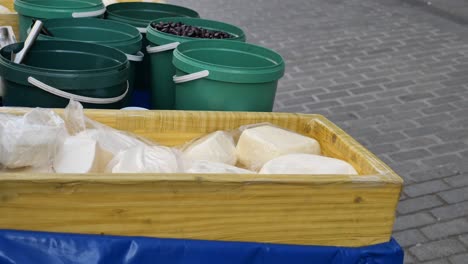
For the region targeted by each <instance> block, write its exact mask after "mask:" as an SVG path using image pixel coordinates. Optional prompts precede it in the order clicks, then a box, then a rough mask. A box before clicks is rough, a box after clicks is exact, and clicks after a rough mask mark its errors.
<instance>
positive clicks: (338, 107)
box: [171, 0, 468, 264]
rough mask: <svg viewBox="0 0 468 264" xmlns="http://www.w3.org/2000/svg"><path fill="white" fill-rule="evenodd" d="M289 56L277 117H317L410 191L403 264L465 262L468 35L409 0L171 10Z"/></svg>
mask: <svg viewBox="0 0 468 264" xmlns="http://www.w3.org/2000/svg"><path fill="white" fill-rule="evenodd" d="M171 3H178V4H182V5H186V6H188V7H192V8H194V9H196V10H198V11H199V12H200V14H201V15H202V16H203V17H205V18H211V19H217V20H222V21H226V22H230V23H233V24H236V25H239V26H241V27H242V28H244V29H245V30H246V32H248V41H250V42H253V43H259V44H261V45H264V46H267V47H269V48H273V49H275V50H276V51H278V52H279V53H281V54H282V55H283V57H284V58H285V60H286V63H287V71H286V72H287V73H286V75H285V76H284V78H283V79H282V80H281V81H280V83H279V89H278V93H277V101H276V105H275V111H283V112H304V113H320V114H323V115H325V116H326V117H328V118H329V119H331V120H332V121H334V122H335V123H337V124H338V125H339V126H341V127H342V128H344V129H345V130H346V131H347V132H349V133H350V134H351V135H352V136H354V137H355V138H356V139H358V140H359V141H360V142H361V143H362V144H364V145H365V146H367V147H368V148H369V149H370V150H372V151H373V152H374V153H376V154H377V155H378V156H379V157H380V158H381V159H382V160H384V161H385V162H386V163H388V164H389V165H390V166H391V167H392V168H393V169H394V170H395V171H396V172H398V173H399V174H400V175H401V176H402V177H403V178H404V179H405V182H406V186H405V190H404V193H403V195H402V198H401V202H400V205H399V207H398V218H397V221H396V224H395V227H394V236H395V238H396V239H397V240H398V241H399V242H400V244H401V245H402V246H403V247H404V248H405V251H406V260H405V262H406V263H425V264H429V263H431V264H436V263H439V264H445V263H451V264H460V263H463V264H464V263H468V26H466V25H465V26H463V25H458V24H456V23H455V22H453V21H450V20H448V19H446V18H442V17H438V16H436V15H434V14H431V13H427V12H425V11H424V9H423V8H421V7H420V6H419V7H418V6H417V5H416V6H415V5H409V4H407V3H406V2H405V1H402V0H290V1H284V0H257V1H247V0H238V1H227V0H222V1H214V0H196V1H195V0H185V1H181V0H180V1H171Z"/></svg>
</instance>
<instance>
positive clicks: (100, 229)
mask: <svg viewBox="0 0 468 264" xmlns="http://www.w3.org/2000/svg"><path fill="white" fill-rule="evenodd" d="M0 112H10V113H11V112H13V113H23V112H24V110H21V109H19V110H18V109H2V110H0ZM59 112H60V111H59ZM86 113H87V115H88V116H89V117H91V118H92V119H94V120H97V121H99V122H101V123H104V124H107V125H109V126H111V127H114V128H117V129H121V130H126V131H130V132H133V133H136V134H138V135H141V136H144V137H147V138H149V139H152V140H156V141H158V142H160V143H162V144H164V145H170V146H173V145H178V144H181V143H184V142H186V141H188V140H191V139H193V138H195V137H198V136H200V135H203V134H206V133H209V132H212V131H215V130H219V129H223V130H225V129H235V128H237V127H239V126H241V125H246V124H254V123H260V122H270V123H273V124H275V125H279V126H281V127H284V128H287V129H290V130H293V131H297V132H299V133H301V134H304V135H307V136H312V137H314V138H316V139H317V140H318V141H319V142H320V144H321V146H322V150H323V153H324V154H325V155H328V156H332V157H336V158H340V159H343V160H346V161H348V162H350V163H351V164H352V165H353V166H354V167H355V168H356V169H357V170H358V172H359V173H360V174H361V175H360V176H349V175H229V174H221V175H200V174H147V175H141V174H136V175H134V174H132V175H128V174H127V175H125V174H112V175H105V174H90V175H58V174H55V175H54V174H50V175H46V174H44V175H36V174H13V173H4V174H0V228H8V229H25V230H39V231H57V232H72V233H97V234H100V233H105V234H114V235H141V236H154V237H171V238H190V239H207V240H222V241H253V242H271V243H285V244H303V245H333V246H364V245H370V244H376V243H381V242H386V241H388V240H389V239H390V236H391V233H392V227H393V223H394V219H395V210H396V206H397V203H398V200H399V196H400V192H401V188H402V184H403V181H402V179H401V178H400V177H399V176H398V175H396V174H395V173H394V172H393V171H392V170H391V169H390V168H389V167H387V166H386V165H385V164H384V163H383V162H381V161H380V160H379V159H378V158H377V157H375V156H374V155H373V154H372V153H370V152H369V151H368V150H366V149H365V148H364V147H363V146H362V145H360V144H359V143H357V142H356V141H355V140H354V139H352V138H351V137H350V136H349V135H347V134H346V133H345V132H344V131H342V130H341V129H339V128H338V127H337V126H335V125H334V124H332V123H331V122H330V121H328V120H327V119H325V118H324V117H322V116H320V115H305V114H283V113H242V112H184V111H128V112H127V111H113V110H88V111H87V112H86Z"/></svg>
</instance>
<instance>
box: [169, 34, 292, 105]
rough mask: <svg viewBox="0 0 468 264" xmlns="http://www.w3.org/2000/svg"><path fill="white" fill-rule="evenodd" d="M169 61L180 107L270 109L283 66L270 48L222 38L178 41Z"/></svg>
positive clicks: (177, 103) (280, 59)
mask: <svg viewBox="0 0 468 264" xmlns="http://www.w3.org/2000/svg"><path fill="white" fill-rule="evenodd" d="M173 63H174V66H175V67H176V76H174V78H173V79H174V82H175V85H176V91H175V92H176V96H175V98H176V100H175V106H176V109H178V110H214V111H255V112H271V111H272V110H273V103H274V101H275V94H276V87H277V84H278V80H279V79H280V78H281V77H282V76H283V74H284V68H285V65H284V62H283V59H282V58H281V56H280V55H279V54H278V53H276V52H274V51H272V50H269V49H266V48H263V47H260V46H256V45H252V44H247V43H242V42H237V41H226V40H200V41H189V42H185V43H182V44H180V45H179V46H178V47H177V48H176V50H175V51H174V59H173Z"/></svg>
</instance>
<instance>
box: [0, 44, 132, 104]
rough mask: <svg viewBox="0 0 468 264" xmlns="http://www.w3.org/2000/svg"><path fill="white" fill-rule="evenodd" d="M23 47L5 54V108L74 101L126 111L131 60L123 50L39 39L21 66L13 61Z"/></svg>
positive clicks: (1, 54)
mask: <svg viewBox="0 0 468 264" xmlns="http://www.w3.org/2000/svg"><path fill="white" fill-rule="evenodd" d="M22 47H23V43H16V44H11V45H8V46H6V47H3V48H2V49H1V50H0V75H1V76H2V80H3V87H4V94H3V104H4V105H5V106H22V107H47V108H63V107H65V106H66V105H67V104H68V101H69V100H70V99H73V100H76V101H79V102H82V103H83V105H84V106H85V107H87V108H111V109H120V108H122V107H123V99H124V98H125V96H126V94H127V93H128V81H127V79H128V68H129V63H128V60H127V57H126V56H125V54H124V53H122V52H121V51H119V50H117V49H114V48H111V47H106V46H102V45H98V44H93V43H85V42H78V41H54V40H50V41H45V40H37V41H36V42H35V43H34V45H33V46H32V47H31V49H30V50H29V52H28V53H27V55H26V57H25V59H24V61H23V63H22V64H17V63H14V62H12V61H11V56H12V53H17V52H18V51H19V50H21V49H22Z"/></svg>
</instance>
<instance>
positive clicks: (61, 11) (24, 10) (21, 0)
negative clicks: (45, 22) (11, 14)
mask: <svg viewBox="0 0 468 264" xmlns="http://www.w3.org/2000/svg"><path fill="white" fill-rule="evenodd" d="M56 2H62V3H63V2H68V3H71V2H79V3H88V4H89V5H88V6H81V7H53V6H52V7H51V6H50V5H41V4H38V3H37V2H32V1H28V0H15V1H14V8H15V10H16V11H17V12H18V14H20V15H23V16H29V17H37V18H56V17H64V16H67V17H72V14H73V13H74V12H88V11H98V10H102V9H105V6H104V4H103V3H102V2H100V1H90V0H67V1H56Z"/></svg>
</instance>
